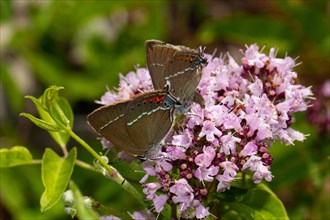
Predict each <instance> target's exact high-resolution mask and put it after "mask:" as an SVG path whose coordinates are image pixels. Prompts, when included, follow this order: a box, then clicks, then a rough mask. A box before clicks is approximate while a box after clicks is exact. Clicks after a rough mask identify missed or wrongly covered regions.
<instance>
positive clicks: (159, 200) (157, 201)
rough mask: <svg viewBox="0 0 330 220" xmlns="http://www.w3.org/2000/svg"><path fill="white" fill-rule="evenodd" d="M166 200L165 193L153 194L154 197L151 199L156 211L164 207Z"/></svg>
mask: <svg viewBox="0 0 330 220" xmlns="http://www.w3.org/2000/svg"><path fill="white" fill-rule="evenodd" d="M167 200H168V196H167V195H160V196H155V198H154V199H153V204H154V207H155V211H156V212H158V213H159V212H161V211H162V210H163V209H164V206H165V204H166V202H167Z"/></svg>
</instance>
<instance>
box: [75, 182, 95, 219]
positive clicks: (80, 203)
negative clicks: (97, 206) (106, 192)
mask: <svg viewBox="0 0 330 220" xmlns="http://www.w3.org/2000/svg"><path fill="white" fill-rule="evenodd" d="M70 188H71V190H72V192H73V197H74V199H75V202H76V208H77V215H78V219H99V216H98V214H97V213H96V212H95V211H94V210H93V209H92V208H91V205H87V204H86V202H85V201H84V200H85V199H84V197H83V196H82V194H81V192H80V191H79V189H78V187H77V186H76V184H74V182H73V181H71V182H70Z"/></svg>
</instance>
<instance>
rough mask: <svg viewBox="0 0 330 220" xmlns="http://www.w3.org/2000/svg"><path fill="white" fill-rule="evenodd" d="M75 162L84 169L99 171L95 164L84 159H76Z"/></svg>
mask: <svg viewBox="0 0 330 220" xmlns="http://www.w3.org/2000/svg"><path fill="white" fill-rule="evenodd" d="M75 163H76V165H77V166H80V167H82V168H84V169H87V170H90V171H94V172H97V170H96V169H95V168H94V167H93V166H91V165H89V164H88V163H85V162H84V161H81V160H76V161H75Z"/></svg>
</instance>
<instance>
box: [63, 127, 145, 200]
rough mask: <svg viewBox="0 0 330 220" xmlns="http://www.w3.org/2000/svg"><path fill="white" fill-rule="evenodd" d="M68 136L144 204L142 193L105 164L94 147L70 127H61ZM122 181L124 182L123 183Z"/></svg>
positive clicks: (111, 177)
mask: <svg viewBox="0 0 330 220" xmlns="http://www.w3.org/2000/svg"><path fill="white" fill-rule="evenodd" d="M63 128H64V129H65V130H66V131H67V132H68V133H69V134H70V136H71V137H72V138H73V139H74V140H76V141H77V142H78V143H80V145H81V146H83V147H84V148H85V149H86V150H87V151H88V152H89V153H90V154H92V155H93V156H94V157H95V158H96V159H97V160H98V161H99V162H100V163H101V165H102V166H103V167H104V168H105V169H106V170H107V172H108V175H107V177H109V178H110V179H112V180H113V181H115V182H116V183H118V184H119V185H120V186H121V187H123V188H124V189H125V190H126V191H127V192H129V193H130V194H131V195H132V196H133V197H134V198H135V199H136V200H137V201H138V202H139V203H140V204H142V205H143V206H145V202H144V199H143V197H142V195H141V194H140V193H139V192H138V191H137V190H136V189H135V188H134V187H133V186H132V185H131V184H130V183H128V181H125V182H124V180H125V179H124V177H123V176H122V175H121V174H120V173H119V172H118V171H117V169H116V168H114V167H112V166H110V165H109V164H107V163H106V162H105V161H104V160H103V159H102V158H101V156H100V155H99V154H98V153H97V152H95V151H94V149H93V148H92V147H91V146H89V145H88V144H87V143H86V142H85V141H84V140H83V139H81V138H80V137H79V136H78V135H76V134H75V133H74V132H73V131H72V130H71V128H68V127H63ZM123 182H124V183H123Z"/></svg>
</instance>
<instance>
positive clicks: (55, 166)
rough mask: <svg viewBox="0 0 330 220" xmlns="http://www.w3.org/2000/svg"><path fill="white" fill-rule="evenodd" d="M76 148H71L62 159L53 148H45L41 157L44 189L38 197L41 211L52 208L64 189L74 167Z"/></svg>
mask: <svg viewBox="0 0 330 220" xmlns="http://www.w3.org/2000/svg"><path fill="white" fill-rule="evenodd" d="M76 157H77V149H76V148H72V150H71V151H70V153H69V154H68V156H67V157H66V158H65V159H63V158H61V157H60V156H58V155H57V154H56V153H55V152H54V151H53V150H51V149H49V148H47V149H46V151H45V153H44V156H43V158H42V169H41V173H42V182H43V184H44V186H45V191H44V193H43V194H42V196H41V199H40V206H41V212H45V211H47V210H48V209H50V208H52V207H53V206H54V205H55V204H56V203H57V202H58V201H59V200H60V198H61V196H62V194H63V192H64V191H65V189H66V187H67V185H68V183H69V180H70V178H71V174H72V172H73V168H74V162H75V160H76Z"/></svg>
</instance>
